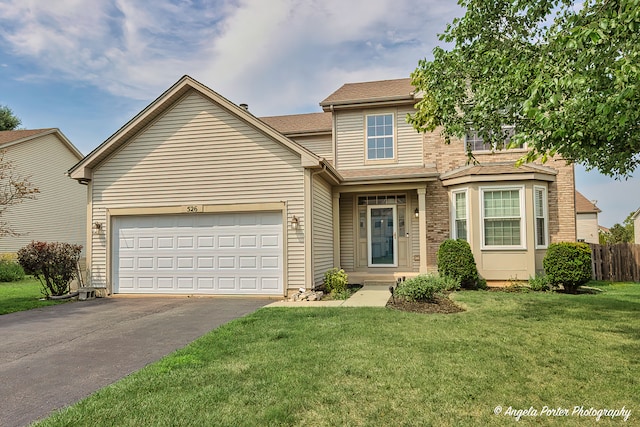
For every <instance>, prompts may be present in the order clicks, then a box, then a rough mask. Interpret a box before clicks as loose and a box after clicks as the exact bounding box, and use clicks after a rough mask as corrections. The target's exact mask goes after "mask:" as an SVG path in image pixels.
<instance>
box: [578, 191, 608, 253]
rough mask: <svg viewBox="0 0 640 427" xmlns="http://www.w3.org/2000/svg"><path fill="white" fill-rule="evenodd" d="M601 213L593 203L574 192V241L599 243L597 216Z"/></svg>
mask: <svg viewBox="0 0 640 427" xmlns="http://www.w3.org/2000/svg"><path fill="white" fill-rule="evenodd" d="M600 212H602V211H601V210H600V208H598V207H597V206H596V204H595V202H591V201H589V200H588V199H587V198H586V197H584V196H583V195H582V193H580V192H579V191H576V239H577V240H578V241H579V242H586V243H596V244H597V243H600V238H599V235H598V214H599V213H600Z"/></svg>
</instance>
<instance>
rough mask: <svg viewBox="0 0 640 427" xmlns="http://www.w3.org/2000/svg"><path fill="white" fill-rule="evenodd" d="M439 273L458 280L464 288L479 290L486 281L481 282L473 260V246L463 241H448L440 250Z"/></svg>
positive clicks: (443, 243)
mask: <svg viewBox="0 0 640 427" xmlns="http://www.w3.org/2000/svg"><path fill="white" fill-rule="evenodd" d="M437 257H438V273H440V275H441V276H448V277H453V278H454V279H457V280H458V281H459V282H460V285H461V286H462V287H463V288H467V289H477V288H479V287H481V286H482V285H483V284H484V287H486V281H484V282H483V281H481V280H480V277H479V276H478V268H477V267H476V262H475V260H474V259H473V253H472V252H471V246H469V243H467V242H466V241H464V240H462V239H458V240H454V239H447V240H445V241H444V242H442V244H440V247H439V248H438V254H437Z"/></svg>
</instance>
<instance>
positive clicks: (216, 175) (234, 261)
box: [69, 76, 575, 295]
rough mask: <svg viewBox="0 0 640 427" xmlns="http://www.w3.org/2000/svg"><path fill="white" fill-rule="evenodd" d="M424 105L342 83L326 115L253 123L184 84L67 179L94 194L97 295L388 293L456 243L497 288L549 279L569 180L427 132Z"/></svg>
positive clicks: (394, 85) (557, 165)
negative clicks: (417, 123) (412, 118)
mask: <svg viewBox="0 0 640 427" xmlns="http://www.w3.org/2000/svg"><path fill="white" fill-rule="evenodd" d="M417 99H418V98H417V96H416V94H415V93H414V89H413V87H412V86H411V84H410V81H409V79H399V80H388V81H378V82H368V83H356V84H346V85H344V86H342V87H341V88H340V89H338V90H337V91H335V92H334V93H333V94H331V95H330V96H329V97H327V98H326V99H325V100H323V101H322V102H321V103H320V105H321V107H322V109H323V111H324V112H319V113H311V114H300V115H290V116H273V117H263V118H257V117H255V116H253V115H252V114H251V113H250V112H249V111H248V109H247V108H246V106H244V105H243V106H238V105H235V104H234V103H232V102H230V101H229V100H227V99H225V98H223V97H222V96H220V95H219V94H217V93H216V92H214V91H212V90H211V89H209V88H207V87H206V86H204V85H202V84H200V83H199V82H197V81H195V80H193V79H192V78H190V77H188V76H185V77H183V78H182V79H180V80H179V81H178V82H177V83H176V84H175V85H173V86H172V87H171V88H169V89H168V90H167V91H166V92H165V93H164V94H162V95H161V96H160V97H159V98H158V99H156V100H155V101H154V102H153V103H151V104H150V105H149V106H148V107H147V108H146V109H145V110H143V111H142V112H141V113H139V114H138V115H137V116H136V117H134V118H133V119H132V120H131V121H129V122H128V123H127V124H125V125H124V126H123V127H122V128H121V129H120V130H119V131H118V132H116V133H115V134H114V135H113V136H112V137H110V138H109V139H108V140H107V141H105V142H104V143H102V144H101V145H100V146H98V147H97V148H96V149H95V150H94V151H93V152H91V153H90V154H89V155H88V156H87V157H85V158H84V159H83V160H82V161H81V162H79V163H78V164H77V165H76V166H74V167H73V168H72V169H71V170H70V171H69V173H70V175H71V177H72V178H74V179H76V180H78V181H79V182H80V183H82V184H86V185H87V188H88V196H89V203H88V213H89V218H91V224H92V227H93V233H92V235H91V237H90V239H89V241H88V246H89V250H88V252H89V254H90V259H88V265H89V266H90V267H89V268H90V273H91V274H90V275H91V281H92V285H93V286H96V287H103V288H105V289H106V292H107V293H112V292H113V293H173V294H185V293H189V294H191V293H193V294H259V295H283V294H286V293H287V292H288V291H289V290H291V289H295V290H297V289H298V288H301V287H303V288H311V287H314V286H318V285H320V284H321V283H322V278H323V275H324V272H325V271H327V270H328V269H330V268H332V267H334V266H335V267H341V268H344V269H345V270H346V271H347V272H348V273H349V275H350V279H351V281H352V282H360V283H362V282H365V281H367V280H376V281H378V280H389V281H392V280H395V278H397V277H401V276H412V275H416V274H419V273H426V272H436V252H437V250H438V246H439V245H440V243H441V242H442V241H443V240H444V239H446V238H449V237H454V238H462V239H466V240H467V241H468V242H469V243H470V245H471V247H472V250H473V253H474V256H475V259H476V263H477V264H478V268H479V271H480V273H481V274H482V275H483V277H485V278H486V279H487V280H498V281H504V280H508V279H511V278H513V279H515V278H517V279H526V278H528V277H529V276H532V275H534V274H536V272H538V271H541V269H542V257H543V256H544V252H545V249H546V247H547V245H548V244H549V242H552V241H559V240H575V214H574V206H575V202H574V179H573V167H572V166H571V165H567V164H566V162H564V161H562V160H552V161H550V162H548V163H546V164H545V165H538V164H528V165H524V166H522V167H520V168H515V167H514V166H513V163H514V161H515V160H516V159H517V158H518V157H519V156H520V155H522V153H523V151H522V150H509V151H508V152H507V151H505V152H498V153H492V150H491V147H486V146H485V145H484V144H483V142H482V141H481V140H479V139H478V138H477V137H474V136H473V135H470V136H469V137H468V138H466V139H465V141H454V142H453V143H452V144H451V145H446V144H444V142H443V140H442V138H441V137H440V136H439V134H438V133H437V132H436V133H429V134H426V135H423V134H420V133H417V132H416V131H415V130H414V129H413V128H412V127H411V126H410V125H408V124H407V123H406V115H407V114H409V113H411V112H412V111H413V106H414V104H415V102H416V101H417ZM465 144H471V147H472V148H473V150H474V152H475V154H476V158H477V159H478V161H479V162H480V164H477V165H467V156H466V149H465Z"/></svg>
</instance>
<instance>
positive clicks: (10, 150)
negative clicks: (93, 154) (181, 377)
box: [0, 129, 87, 253]
mask: <svg viewBox="0 0 640 427" xmlns="http://www.w3.org/2000/svg"><path fill="white" fill-rule="evenodd" d="M0 150H3V151H4V152H5V155H4V160H5V161H10V162H11V163H12V164H13V167H14V170H15V172H16V173H18V174H19V175H21V176H22V177H29V180H30V181H31V183H32V184H33V185H34V186H35V187H36V188H38V189H39V190H40V192H39V193H38V194H36V198H35V199H34V200H25V201H24V202H23V203H20V204H17V205H14V206H11V207H9V208H8V209H7V210H6V211H5V212H3V213H2V217H1V219H2V221H5V222H7V223H8V224H9V226H10V227H11V228H12V229H13V230H14V231H15V232H17V233H18V235H17V236H4V237H0V253H13V252H16V251H17V250H18V249H20V248H22V247H23V246H25V245H27V244H29V243H30V242H31V241H32V240H36V241H47V242H67V243H76V244H80V245H83V246H84V245H85V244H86V223H87V220H86V218H87V192H86V189H83V188H82V187H79V186H78V185H77V184H75V183H74V182H73V181H70V180H69V178H68V177H67V176H65V172H66V171H67V170H68V169H69V168H70V167H71V166H73V165H74V164H76V163H77V162H78V160H80V159H82V157H83V156H82V153H80V151H78V149H77V148H76V147H74V146H73V144H72V143H71V142H70V141H69V140H68V139H67V137H65V136H64V135H63V133H62V132H60V130H58V129H32V130H12V131H2V132H0Z"/></svg>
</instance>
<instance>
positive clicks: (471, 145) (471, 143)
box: [465, 126, 524, 152]
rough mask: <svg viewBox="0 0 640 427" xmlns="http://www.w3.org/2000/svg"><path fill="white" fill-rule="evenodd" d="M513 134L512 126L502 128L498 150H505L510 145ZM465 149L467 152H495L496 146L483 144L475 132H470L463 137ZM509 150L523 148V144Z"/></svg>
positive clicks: (487, 143)
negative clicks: (500, 145) (500, 143)
mask: <svg viewBox="0 0 640 427" xmlns="http://www.w3.org/2000/svg"><path fill="white" fill-rule="evenodd" d="M514 133H515V128H514V127H513V126H505V127H503V128H502V137H503V138H502V144H503V145H502V148H501V149H500V150H506V149H507V147H509V144H510V143H511V137H512V136H513V134H514ZM465 141H466V147H467V150H468V151H474V152H476V151H497V150H498V147H497V146H496V144H491V143H489V142H484V139H483V138H482V136H481V135H480V134H479V133H478V132H477V131H471V132H469V133H467V135H466V137H465ZM510 148H511V149H519V148H524V144H520V145H518V146H516V147H510Z"/></svg>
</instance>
